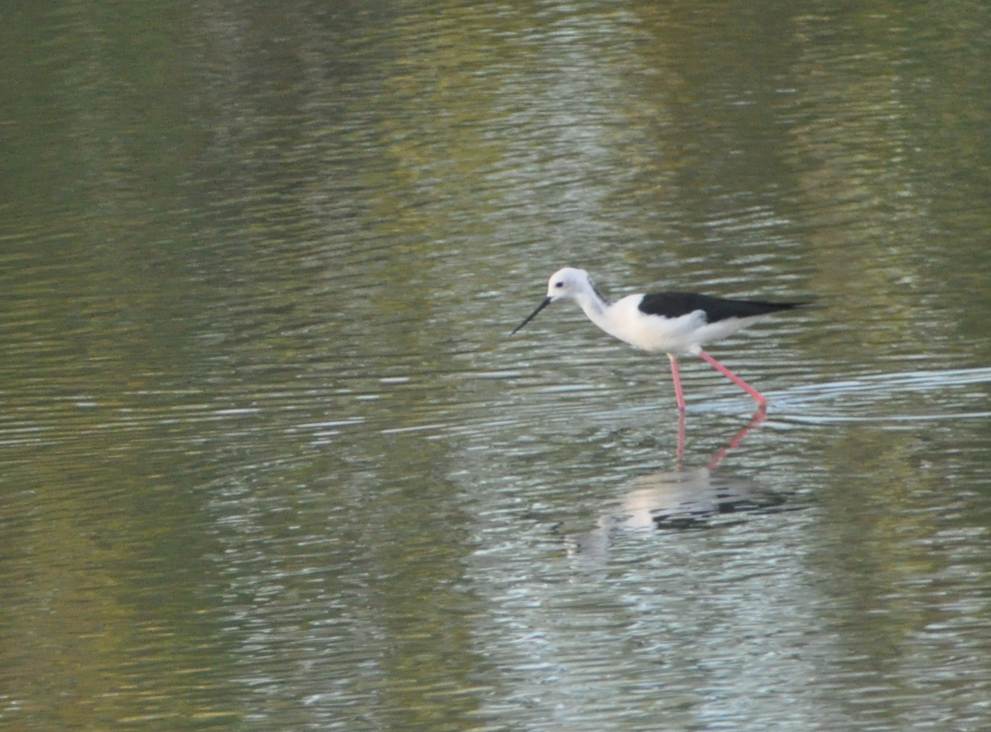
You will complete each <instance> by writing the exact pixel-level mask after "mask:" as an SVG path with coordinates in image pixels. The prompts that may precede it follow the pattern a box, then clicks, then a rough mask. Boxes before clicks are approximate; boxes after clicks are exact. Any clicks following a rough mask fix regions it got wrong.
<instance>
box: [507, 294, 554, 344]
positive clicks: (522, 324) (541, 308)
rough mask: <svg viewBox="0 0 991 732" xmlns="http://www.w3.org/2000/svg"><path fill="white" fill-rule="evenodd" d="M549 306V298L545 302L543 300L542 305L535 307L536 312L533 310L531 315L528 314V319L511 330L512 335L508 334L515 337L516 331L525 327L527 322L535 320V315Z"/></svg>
mask: <svg viewBox="0 0 991 732" xmlns="http://www.w3.org/2000/svg"><path fill="white" fill-rule="evenodd" d="M550 304H551V298H549V297H548V298H547V299H546V300H544V301H543V302H542V303H540V304H539V305H538V306H537V309H536V310H534V311H533V312H532V313H530V316H529V317H528V318H527V319H526V320H524V321H523V322H522V323H520V324H519V325H517V326H516V327H515V328H514V329H513V332H512V333H510V334H509V335H515V333H516V331H518V330H519V329H520V328H522V327H523V326H524V325H526V324H527V323H529V322H530V321H531V320H533V319H534V318H536V317H537V313H539V312H540V311H541V310H543V309H544V308H546V307H547V306H548V305H550Z"/></svg>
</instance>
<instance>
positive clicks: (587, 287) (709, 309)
mask: <svg viewBox="0 0 991 732" xmlns="http://www.w3.org/2000/svg"><path fill="white" fill-rule="evenodd" d="M558 300H573V301H574V302H576V303H577V304H578V306H579V307H581V309H582V310H584V311H585V315H587V316H588V318H589V320H591V321H592V322H593V323H595V324H596V325H597V326H599V327H600V328H601V329H602V330H604V331H605V332H606V333H608V334H609V335H611V336H613V337H615V338H618V339H619V340H621V341H625V342H626V343H629V344H630V345H632V346H636V347H637V348H641V349H643V350H644V351H647V352H648V353H665V354H667V357H668V358H669V359H670V360H671V375H672V378H673V379H674V394H675V399H676V400H677V402H678V411H679V412H681V413H682V414H684V412H685V395H684V392H683V391H682V388H681V377H680V376H679V375H678V359H677V357H678V356H679V355H681V354H685V353H687V354H691V355H695V356H698V357H699V358H701V359H702V360H704V361H706V362H707V363H709V365H711V366H712V367H713V368H714V369H716V371H718V372H719V373H721V374H722V375H723V376H725V377H726V378H728V379H729V380H730V381H732V382H733V383H734V384H736V385H737V386H739V387H740V388H741V389H743V390H744V391H745V392H747V394H749V395H750V396H751V397H753V399H754V401H756V402H757V407H758V412H760V413H763V412H764V411H765V410H766V409H767V398H766V397H765V396H764V395H763V394H761V393H760V392H759V391H757V389H755V388H754V387H752V386H751V385H750V384H748V383H747V382H746V381H744V380H743V379H741V378H740V377H739V376H737V375H736V374H734V373H733V372H732V371H730V370H729V369H728V368H726V367H725V366H723V365H722V364H721V363H719V361H717V360H716V359H714V358H713V357H712V356H710V355H709V354H708V353H706V352H705V351H704V350H703V349H702V346H704V345H706V344H708V343H712V342H713V341H718V340H722V339H723V338H726V337H727V336H730V335H732V334H734V333H736V332H737V331H740V330H743V329H744V328H747V327H748V326H750V325H753V324H754V323H755V322H756V321H758V320H761V319H762V318H764V317H766V316H768V315H772V314H774V313H778V312H781V311H784V310H793V309H794V308H798V307H802V306H803V305H807V304H808V303H804V302H764V301H755V300H732V299H727V298H723V297H714V296H712V295H700V294H696V293H691V292H657V293H652V294H636V295H627V296H626V297H624V298H621V299H620V300H617V301H616V302H609V300H607V299H606V297H605V296H604V295H603V294H602V293H601V292H599V290H598V288H596V286H595V284H594V283H593V282H592V278H591V277H589V274H588V272H586V271H585V270H583V269H575V268H573V267H565V268H564V269H560V270H558V271H557V272H555V273H554V274H553V275H551V278H550V280H548V282H547V297H546V298H544V300H543V301H542V302H541V303H540V305H538V306H537V309H536V310H534V311H533V312H532V313H530V315H529V316H528V317H527V318H526V320H524V321H523V322H522V323H520V324H519V325H518V326H516V328H515V329H514V330H513V332H512V333H510V335H511V336H512V335H515V334H516V333H517V332H519V330H520V329H521V328H522V327H523V326H524V325H526V324H527V323H529V322H530V321H531V320H533V319H534V318H535V317H537V314H538V313H539V312H540V311H541V310H543V309H544V308H546V307H547V306H548V305H550V304H551V303H554V302H557V301H558Z"/></svg>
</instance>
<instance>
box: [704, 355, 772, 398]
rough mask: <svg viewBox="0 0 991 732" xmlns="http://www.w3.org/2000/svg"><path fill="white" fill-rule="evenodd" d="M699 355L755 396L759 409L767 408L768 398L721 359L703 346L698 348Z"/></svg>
mask: <svg viewBox="0 0 991 732" xmlns="http://www.w3.org/2000/svg"><path fill="white" fill-rule="evenodd" d="M698 355H699V357H700V358H701V359H702V360H704V361H706V362H708V364H709V365H710V366H712V368H714V369H715V370H716V371H718V372H719V373H721V374H722V375H723V376H725V377H726V378H727V379H729V380H730V381H732V382H733V383H734V384H736V385H737V386H738V387H740V388H741V389H743V390H744V391H745V392H747V394H749V395H750V396H752V397H753V398H754V401H756V402H757V406H758V407H759V411H763V410H764V409H766V408H767V398H766V397H765V396H764V395H763V394H761V393H760V392H759V391H757V390H756V389H755V388H753V387H752V386H750V384H748V383H747V382H746V381H744V380H743V379H741V378H740V377H739V376H737V375H736V374H734V373H733V372H732V371H730V370H729V369H728V368H726V367H725V366H723V365H722V364H721V363H719V361H717V360H716V359H714V358H713V357H712V356H710V355H709V354H708V353H706V352H705V351H703V350H702V349H701V348H700V349H699V350H698Z"/></svg>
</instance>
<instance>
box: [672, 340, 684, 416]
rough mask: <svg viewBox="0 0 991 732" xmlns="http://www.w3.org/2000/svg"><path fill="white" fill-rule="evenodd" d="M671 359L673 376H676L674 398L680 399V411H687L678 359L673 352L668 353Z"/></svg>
mask: <svg viewBox="0 0 991 732" xmlns="http://www.w3.org/2000/svg"><path fill="white" fill-rule="evenodd" d="M668 358H670V359H671V376H672V377H673V378H674V398H675V399H677V400H678V411H679V412H684V411H685V395H684V393H683V392H682V391H681V377H680V376H679V375H678V361H677V360H675V357H674V355H673V354H670V353H669V354H668Z"/></svg>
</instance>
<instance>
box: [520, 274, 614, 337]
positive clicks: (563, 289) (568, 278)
mask: <svg viewBox="0 0 991 732" xmlns="http://www.w3.org/2000/svg"><path fill="white" fill-rule="evenodd" d="M593 297H595V298H598V299H599V300H604V298H603V297H602V295H600V294H599V291H598V290H596V289H595V285H593V284H592V280H591V278H590V277H589V276H588V272H586V271H585V270H583V269H575V268H573V267H565V268H564V269H559V270H558V271H557V272H555V273H554V274H553V275H551V278H550V279H549V280H548V281H547V297H546V298H545V299H544V301H543V302H542V303H540V305H538V306H537V309H536V310H534V311H533V312H532V313H530V317H528V318H527V319H526V320H524V321H523V322H522V323H520V324H519V325H518V326H516V329H515V330H514V331H513V333H515V332H516V331H517V330H519V329H520V328H522V327H523V326H524V325H526V324H527V323H529V322H530V321H531V320H533V319H534V318H535V317H537V313H539V312H540V311H541V310H543V309H544V308H546V307H547V306H548V305H550V304H551V303H552V302H557V301H558V300H564V299H568V300H574V301H576V302H578V303H579V304H581V303H582V302H583V300H584V301H586V302H587V301H588V299H589V298H593ZM513 333H510V335H512V334H513Z"/></svg>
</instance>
